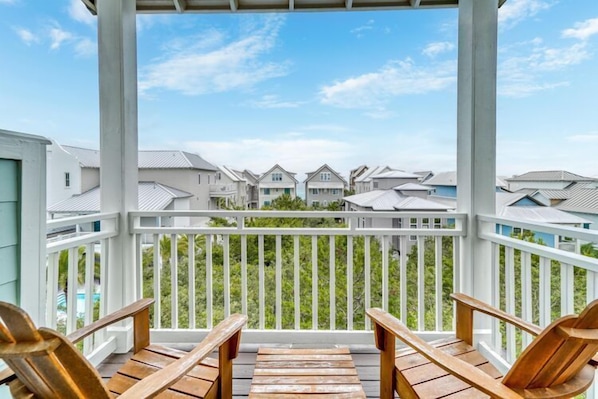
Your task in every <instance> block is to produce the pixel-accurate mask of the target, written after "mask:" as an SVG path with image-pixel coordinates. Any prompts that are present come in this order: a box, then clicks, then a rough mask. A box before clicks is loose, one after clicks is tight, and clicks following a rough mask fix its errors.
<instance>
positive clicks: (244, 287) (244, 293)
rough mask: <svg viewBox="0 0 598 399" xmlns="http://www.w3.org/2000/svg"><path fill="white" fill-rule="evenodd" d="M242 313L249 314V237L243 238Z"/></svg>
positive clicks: (243, 236)
mask: <svg viewBox="0 0 598 399" xmlns="http://www.w3.org/2000/svg"><path fill="white" fill-rule="evenodd" d="M241 313H243V314H247V236H246V235H242V236H241Z"/></svg>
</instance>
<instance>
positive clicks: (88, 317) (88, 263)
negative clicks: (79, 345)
mask: <svg viewBox="0 0 598 399" xmlns="http://www.w3.org/2000/svg"><path fill="white" fill-rule="evenodd" d="M94 266H95V252H94V245H93V244H87V245H86V247H85V318H84V323H85V325H88V324H91V323H92V322H93V302H94V301H93V299H94V298H93V294H94V292H93V291H94V289H93V282H94V269H95V267H94ZM92 345H93V337H92V336H90V337H87V338H85V339H84V340H83V353H85V354H87V353H89V352H91V350H92V349H93V348H92Z"/></svg>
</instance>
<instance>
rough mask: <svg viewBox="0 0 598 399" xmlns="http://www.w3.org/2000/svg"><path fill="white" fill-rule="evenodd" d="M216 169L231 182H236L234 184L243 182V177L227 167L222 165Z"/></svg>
mask: <svg viewBox="0 0 598 399" xmlns="http://www.w3.org/2000/svg"><path fill="white" fill-rule="evenodd" d="M218 169H220V171H222V173H224V174H225V175H226V176H227V177H228V178H229V179H231V180H232V181H236V182H242V181H245V179H244V178H243V177H241V174H239V173H237V172H235V171H234V170H232V169H231V168H229V167H228V166H224V165H222V166H220V167H219V168H218Z"/></svg>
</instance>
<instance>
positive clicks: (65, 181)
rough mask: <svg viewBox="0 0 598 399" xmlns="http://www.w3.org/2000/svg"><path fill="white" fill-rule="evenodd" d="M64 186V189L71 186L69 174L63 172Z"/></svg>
mask: <svg viewBox="0 0 598 399" xmlns="http://www.w3.org/2000/svg"><path fill="white" fill-rule="evenodd" d="M64 186H65V187H66V188H69V187H70V186H71V174H70V173H69V172H64Z"/></svg>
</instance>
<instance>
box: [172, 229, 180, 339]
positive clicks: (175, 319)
mask: <svg viewBox="0 0 598 399" xmlns="http://www.w3.org/2000/svg"><path fill="white" fill-rule="evenodd" d="M177 248H178V239H177V235H176V234H171V236H170V325H171V328H174V329H177V328H179V279H178V268H179V267H178V266H179V257H178V254H177Z"/></svg>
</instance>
